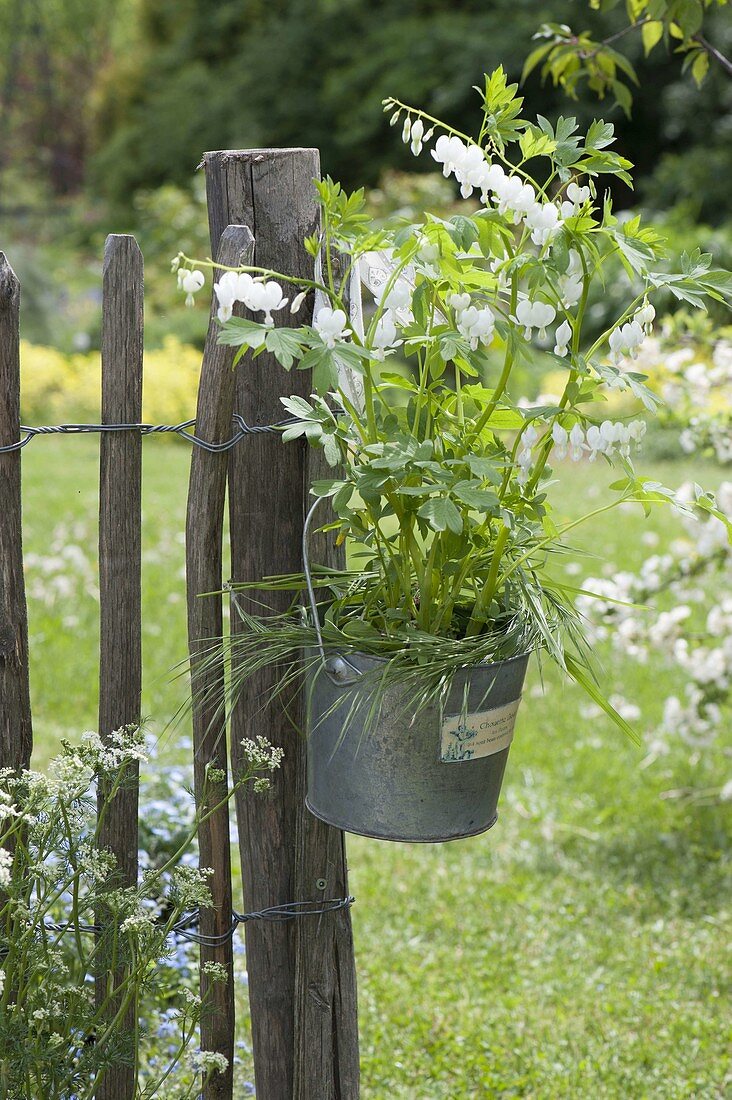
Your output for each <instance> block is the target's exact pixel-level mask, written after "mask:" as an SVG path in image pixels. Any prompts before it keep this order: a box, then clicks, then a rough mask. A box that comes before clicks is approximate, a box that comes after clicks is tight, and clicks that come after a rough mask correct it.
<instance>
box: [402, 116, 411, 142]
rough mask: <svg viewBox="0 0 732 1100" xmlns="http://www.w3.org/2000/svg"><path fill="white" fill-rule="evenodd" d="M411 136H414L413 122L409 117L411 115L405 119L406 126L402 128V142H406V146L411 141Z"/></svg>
mask: <svg viewBox="0 0 732 1100" xmlns="http://www.w3.org/2000/svg"><path fill="white" fill-rule="evenodd" d="M411 136H412V120H411V118H410V117H409V115H407V117H406V118H405V119H404V125H403V126H402V141H403V142H404V144H405V145H406V144H407V142H408V141H409V140H410V138H411Z"/></svg>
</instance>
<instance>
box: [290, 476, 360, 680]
mask: <svg viewBox="0 0 732 1100" xmlns="http://www.w3.org/2000/svg"><path fill="white" fill-rule="evenodd" d="M325 499H326V497H318V499H317V500H316V501H315V503H314V504H313V505H312V507H311V508H310V510H309V512H308V514H307V515H306V517H305V523H304V524H303V528H302V566H303V572H304V573H305V584H306V586H307V591H308V600H309V602H310V611H311V613H312V616H313V626H314V627H315V635H316V637H317V639H318V649H319V650H320V656H321V659H322V662H323V671H324V672H325V674H326V676H328V678H329V679H330V680H332V681H333V683H334V684H336V686H338V687H345V686H346V685H347V684H354V683H355V682H356V681H357V680H359V679H360V678H361V670H360V669H358V668H356V666H355V665H354V664H352V663H351V662H350V661H349V660H348V658H347V657H344V656H343V654H342V653H335V654H331V656H328V654H327V653H326V652H325V643H324V641H323V632H322V630H321V628H320V615H319V613H318V603H317V600H316V599H315V589H314V587H313V577H312V573H311V571H310V552H309V549H308V535H309V533H310V521H311V520H312V518H313V515H314V513H315V510H316V508H317V507H318V505H319V504H322V502H323V501H324V500H325Z"/></svg>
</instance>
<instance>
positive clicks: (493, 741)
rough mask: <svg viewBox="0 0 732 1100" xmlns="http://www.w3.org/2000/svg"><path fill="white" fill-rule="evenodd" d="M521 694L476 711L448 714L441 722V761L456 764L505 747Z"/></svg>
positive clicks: (510, 738)
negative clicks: (499, 703) (510, 701)
mask: <svg viewBox="0 0 732 1100" xmlns="http://www.w3.org/2000/svg"><path fill="white" fill-rule="evenodd" d="M520 702H521V696H519V698H518V699H515V700H514V701H513V702H512V703H505V704H504V705H503V706H502V707H493V709H492V710H481V711H478V712H477V713H476V714H451V715H447V717H445V718H444V719H443V721H442V747H441V754H440V759H441V760H442V762H443V764H459V763H460V762H461V761H463V760H479V759H480V758H481V757H483V756H492V755H493V754H494V753H496V752H501V750H502V749H507V748H508V746H509V745H510V744H511V742H512V741H513V727H514V726H515V725H516V714H517V713H518V709H519V703H520Z"/></svg>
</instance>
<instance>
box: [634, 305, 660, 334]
mask: <svg viewBox="0 0 732 1100" xmlns="http://www.w3.org/2000/svg"><path fill="white" fill-rule="evenodd" d="M655 316H656V311H655V309H654V308H653V306H652V305H651V303H650V302H645V303H644V305H643V306H642V308H641V309H639V310H638V311H637V312H636V315H635V320H636V321H637V322H638V324H639V325H641V326H642V327H643V329H644V330H645V333H646V336H650V334H651V331H652V329H653V321H654V318H655Z"/></svg>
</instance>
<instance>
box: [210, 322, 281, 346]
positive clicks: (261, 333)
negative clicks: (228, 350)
mask: <svg viewBox="0 0 732 1100" xmlns="http://www.w3.org/2000/svg"><path fill="white" fill-rule="evenodd" d="M269 331H270V330H269V328H268V326H267V325H259V324H257V322H256V321H250V320H249V319H248V318H247V317H230V318H229V320H228V321H226V322H225V324H224V325H222V328H221V332H220V333H219V336H218V340H217V343H218V344H225V345H226V346H227V347H233V348H238V347H249V348H258V347H260V345H262V344H263V343H264V341H265V339H266V336H267V333H268V332H269Z"/></svg>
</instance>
